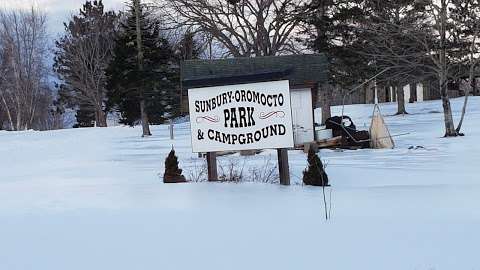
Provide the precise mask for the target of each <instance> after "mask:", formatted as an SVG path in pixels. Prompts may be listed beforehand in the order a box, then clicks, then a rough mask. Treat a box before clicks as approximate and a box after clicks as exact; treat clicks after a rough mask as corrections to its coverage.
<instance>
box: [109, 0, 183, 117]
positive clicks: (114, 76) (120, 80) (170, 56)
mask: <svg viewBox="0 0 480 270" xmlns="http://www.w3.org/2000/svg"><path fill="white" fill-rule="evenodd" d="M140 11H141V13H140V17H141V19H140V23H141V33H142V48H143V69H142V70H140V69H139V68H138V62H137V60H138V59H137V53H138V51H137V35H136V32H135V29H136V17H135V10H134V7H133V6H131V7H130V10H129V11H128V12H127V13H126V14H125V17H124V18H123V22H122V23H121V27H120V28H121V29H120V33H119V35H118V37H117V39H116V42H115V44H116V45H115V49H114V58H113V61H112V62H111V63H110V66H109V68H108V70H107V74H108V77H109V80H108V85H107V88H108V97H109V104H108V105H109V108H114V109H116V110H118V111H119V112H120V113H121V116H122V119H121V122H122V123H125V124H128V125H135V124H136V123H137V122H138V121H140V119H141V115H140V100H141V99H142V98H144V99H145V103H146V104H145V106H146V112H147V114H148V116H149V117H148V118H149V122H150V123H152V124H160V123H163V122H164V121H165V120H166V119H168V118H170V117H174V116H176V115H177V114H178V109H179V105H178V102H179V101H178V100H179V93H178V92H179V91H178V89H177V88H178V85H179V80H180V76H179V65H178V64H177V63H176V61H175V57H174V51H173V47H172V45H171V44H170V43H169V41H168V40H167V39H166V38H165V37H163V36H162V33H161V32H160V22H159V20H158V19H155V18H153V17H152V16H150V15H151V14H150V12H149V11H148V9H147V7H146V6H144V5H142V6H141V10H140Z"/></svg>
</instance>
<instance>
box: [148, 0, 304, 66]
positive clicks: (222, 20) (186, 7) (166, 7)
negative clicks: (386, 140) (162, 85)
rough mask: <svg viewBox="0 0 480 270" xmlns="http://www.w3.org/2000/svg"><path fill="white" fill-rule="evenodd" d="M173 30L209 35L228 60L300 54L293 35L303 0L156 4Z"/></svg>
mask: <svg viewBox="0 0 480 270" xmlns="http://www.w3.org/2000/svg"><path fill="white" fill-rule="evenodd" d="M155 2H156V3H157V6H158V7H159V9H158V10H159V12H161V13H162V14H163V16H164V17H165V18H168V21H167V23H168V24H169V25H170V26H171V27H172V28H178V27H184V26H185V27H189V28H190V29H192V30H195V31H199V32H203V33H205V34H208V35H209V36H211V37H212V38H213V39H215V40H216V41H217V42H218V43H220V44H222V45H223V47H224V48H225V49H226V51H227V53H226V56H234V57H240V56H246V57H252V56H267V55H279V54H291V53H296V52H298V51H299V49H298V44H297V43H296V42H295V39H294V34H295V31H296V30H297V26H298V25H299V24H300V22H301V20H300V15H301V10H300V9H299V7H300V5H301V4H303V3H304V2H305V1H302V0H256V1H247V0H239V1H226V0H196V1H191V0H156V1H155Z"/></svg>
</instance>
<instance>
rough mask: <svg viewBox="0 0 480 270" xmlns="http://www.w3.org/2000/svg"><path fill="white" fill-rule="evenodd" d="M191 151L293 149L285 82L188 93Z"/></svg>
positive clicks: (288, 101) (204, 89)
mask: <svg viewBox="0 0 480 270" xmlns="http://www.w3.org/2000/svg"><path fill="white" fill-rule="evenodd" d="M188 103H189V109H190V124H191V132H192V149H193V152H218V151H236V150H250V149H275V148H289V147H293V128H292V113H291V105H290V90H289V83H288V81H285V80H284V81H272V82H262V83H251V84H238V85H226V86H216V87H204V88H194V89H189V90H188Z"/></svg>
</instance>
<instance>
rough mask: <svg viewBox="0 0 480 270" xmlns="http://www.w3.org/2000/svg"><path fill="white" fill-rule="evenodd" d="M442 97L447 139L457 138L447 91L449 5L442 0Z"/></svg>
mask: <svg viewBox="0 0 480 270" xmlns="http://www.w3.org/2000/svg"><path fill="white" fill-rule="evenodd" d="M439 20H440V74H439V75H440V76H439V77H440V96H441V98H442V106H443V116H444V122H445V137H454V136H457V132H456V131H455V124H454V123H453V116H452V107H451V105H450V98H449V97H448V89H447V49H446V36H447V30H446V29H447V3H446V0H441V11H440V18H439Z"/></svg>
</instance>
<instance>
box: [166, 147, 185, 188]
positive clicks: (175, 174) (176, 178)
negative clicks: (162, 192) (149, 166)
mask: <svg viewBox="0 0 480 270" xmlns="http://www.w3.org/2000/svg"><path fill="white" fill-rule="evenodd" d="M163 182H164V183H184V182H187V180H186V179H185V176H183V175H182V169H180V168H179V167H178V158H177V156H176V155H175V150H174V149H173V147H172V150H171V151H170V153H169V154H168V157H167V158H166V159H165V173H164V174H163Z"/></svg>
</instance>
